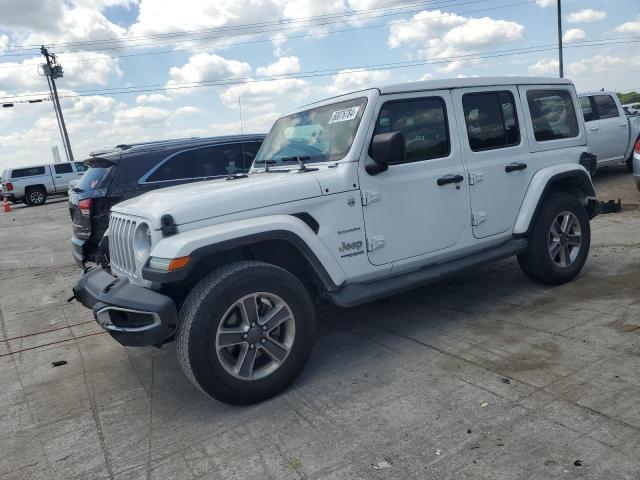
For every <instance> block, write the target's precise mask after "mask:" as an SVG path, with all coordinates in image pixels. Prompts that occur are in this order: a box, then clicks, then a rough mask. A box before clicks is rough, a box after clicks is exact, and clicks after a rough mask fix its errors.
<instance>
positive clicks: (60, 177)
mask: <svg viewBox="0 0 640 480" xmlns="http://www.w3.org/2000/svg"><path fill="white" fill-rule="evenodd" d="M52 173H53V182H54V185H55V186H54V188H55V191H56V192H57V193H60V192H66V191H67V189H68V188H69V182H70V181H71V180H73V179H75V178H78V175H77V173H76V172H75V170H74V169H73V166H72V164H71V163H68V162H67V163H56V164H54V165H53V172H52Z"/></svg>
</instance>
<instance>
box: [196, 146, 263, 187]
mask: <svg viewBox="0 0 640 480" xmlns="http://www.w3.org/2000/svg"><path fill="white" fill-rule="evenodd" d="M250 148H251V146H250V145H249V144H243V143H233V144H229V145H216V146H213V147H205V148H201V149H198V150H197V152H198V154H197V157H196V165H195V168H196V175H195V176H196V178H208V177H220V176H228V175H235V174H237V173H243V172H245V171H246V168H248V166H249V165H251V161H252V159H253V157H254V156H255V154H254V153H253V152H251V150H250Z"/></svg>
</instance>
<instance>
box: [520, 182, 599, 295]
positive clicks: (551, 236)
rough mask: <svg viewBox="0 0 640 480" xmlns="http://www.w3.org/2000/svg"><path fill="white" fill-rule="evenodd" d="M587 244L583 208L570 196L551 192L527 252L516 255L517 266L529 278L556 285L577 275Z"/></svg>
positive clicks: (588, 237) (588, 243)
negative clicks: (518, 265)
mask: <svg viewBox="0 0 640 480" xmlns="http://www.w3.org/2000/svg"><path fill="white" fill-rule="evenodd" d="M590 244H591V226H590V224H589V217H588V216H587V212H586V210H585V208H584V206H582V204H581V203H580V201H579V200H578V199H577V198H576V197H574V196H572V195H570V194H566V193H554V194H552V195H550V196H549V197H548V198H547V199H546V200H545V201H544V203H543V205H542V206H541V210H540V214H539V215H538V217H537V218H536V219H535V222H534V224H533V227H532V229H531V234H530V235H529V246H528V248H527V251H525V252H524V253H522V254H520V255H518V263H519V264H520V267H521V268H522V270H523V271H524V273H525V274H526V275H527V276H528V277H530V278H531V279H533V280H535V281H537V282H540V283H544V284H547V285H559V284H562V283H566V282H569V281H571V280H573V279H574V278H575V277H576V276H577V275H578V274H579V273H580V271H581V270H582V267H583V266H584V264H585V262H586V260H587V256H588V255H589V247H590Z"/></svg>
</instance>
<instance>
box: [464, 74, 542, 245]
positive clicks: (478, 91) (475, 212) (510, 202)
mask: <svg viewBox="0 0 640 480" xmlns="http://www.w3.org/2000/svg"><path fill="white" fill-rule="evenodd" d="M454 98H455V102H456V108H457V109H459V111H460V112H462V114H461V115H457V118H458V129H459V130H460V132H461V135H460V137H461V141H462V152H463V156H464V158H465V161H466V163H467V166H468V169H469V183H470V185H469V192H470V198H471V209H472V213H471V223H472V225H473V235H474V236H475V237H476V238H485V237H489V236H492V235H498V234H501V233H504V232H508V231H510V230H511V229H512V228H513V224H514V222H515V219H516V216H517V214H518V211H519V209H520V204H521V202H522V199H523V197H524V193H525V191H526V189H527V185H528V184H529V182H530V180H531V176H532V175H533V173H534V172H535V165H532V164H531V161H530V154H529V145H528V142H527V139H526V134H525V133H523V132H524V131H525V129H524V115H523V111H522V108H521V107H520V100H519V98H520V97H519V93H518V89H517V87H516V86H505V87H483V88H463V89H458V90H455V91H454Z"/></svg>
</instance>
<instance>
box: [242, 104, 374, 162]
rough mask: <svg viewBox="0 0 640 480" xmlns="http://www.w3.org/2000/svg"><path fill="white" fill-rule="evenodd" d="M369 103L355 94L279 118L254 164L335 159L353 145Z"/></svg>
mask: <svg viewBox="0 0 640 480" xmlns="http://www.w3.org/2000/svg"><path fill="white" fill-rule="evenodd" d="M366 105H367V99H366V98H355V99H352V100H345V101H344V102H337V103H332V104H331V105H324V106H322V107H316V108H312V109H310V110H305V111H304V112H300V113H294V114H293V115H289V116H288V117H284V118H281V119H279V120H278V121H277V122H276V123H275V125H274V126H273V128H272V129H271V132H269V135H268V136H267V138H266V140H265V142H264V144H263V145H262V148H261V149H260V151H259V152H258V155H257V156H256V160H255V162H254V167H261V166H263V165H264V164H265V162H266V163H267V164H268V166H269V167H273V166H281V165H290V164H291V163H296V162H297V161H298V160H297V158H296V157H298V158H300V159H301V160H303V161H304V162H307V163H315V162H335V161H338V160H341V159H342V158H344V157H345V155H346V154H347V153H348V152H349V150H350V149H351V144H352V143H353V139H354V138H355V136H356V132H357V131H358V125H360V120H361V119H362V115H363V113H364V109H365V106H366Z"/></svg>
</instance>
